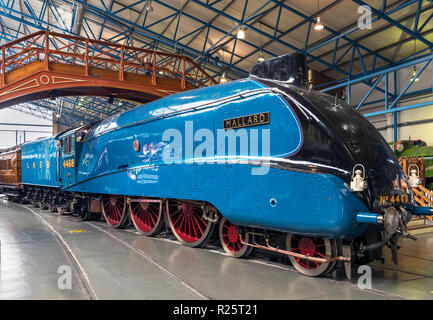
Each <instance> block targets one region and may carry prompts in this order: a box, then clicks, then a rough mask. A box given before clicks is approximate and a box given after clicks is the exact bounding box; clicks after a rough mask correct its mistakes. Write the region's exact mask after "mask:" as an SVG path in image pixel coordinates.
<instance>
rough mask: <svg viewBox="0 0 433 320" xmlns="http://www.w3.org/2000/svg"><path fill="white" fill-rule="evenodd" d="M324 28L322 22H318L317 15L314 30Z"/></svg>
mask: <svg viewBox="0 0 433 320" xmlns="http://www.w3.org/2000/svg"><path fill="white" fill-rule="evenodd" d="M323 28H324V26H323V24H322V23H321V22H320V17H317V22H316V24H315V25H314V30H316V31H322V30H323Z"/></svg>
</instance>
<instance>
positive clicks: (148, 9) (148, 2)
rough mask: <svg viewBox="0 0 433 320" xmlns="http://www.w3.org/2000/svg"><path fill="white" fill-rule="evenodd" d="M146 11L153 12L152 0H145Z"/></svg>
mask: <svg viewBox="0 0 433 320" xmlns="http://www.w3.org/2000/svg"><path fill="white" fill-rule="evenodd" d="M146 11H149V12H153V7H152V0H147V4H146Z"/></svg>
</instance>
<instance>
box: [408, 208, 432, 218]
mask: <svg viewBox="0 0 433 320" xmlns="http://www.w3.org/2000/svg"><path fill="white" fill-rule="evenodd" d="M408 209H409V210H410V212H411V213H412V214H414V215H419V216H428V215H431V214H432V213H433V208H432V207H422V206H412V207H410V208H408Z"/></svg>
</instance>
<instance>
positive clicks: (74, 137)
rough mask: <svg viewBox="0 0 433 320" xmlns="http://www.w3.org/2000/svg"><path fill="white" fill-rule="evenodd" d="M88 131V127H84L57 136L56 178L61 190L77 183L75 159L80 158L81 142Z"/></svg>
mask: <svg viewBox="0 0 433 320" xmlns="http://www.w3.org/2000/svg"><path fill="white" fill-rule="evenodd" d="M89 131H90V126H84V127H79V128H76V129H73V130H70V131H66V132H63V133H61V134H60V135H58V136H57V158H58V168H59V176H58V177H59V182H60V184H61V187H62V188H67V187H69V186H71V185H73V184H75V183H76V182H77V170H76V167H77V159H79V157H80V154H81V149H82V147H83V142H84V141H85V139H86V136H87V134H88V132H89Z"/></svg>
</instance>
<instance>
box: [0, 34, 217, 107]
mask: <svg viewBox="0 0 433 320" xmlns="http://www.w3.org/2000/svg"><path fill="white" fill-rule="evenodd" d="M0 50H1V54H2V58H1V68H0V72H1V78H0V79H1V84H0V109H1V108H5V107H8V106H11V105H14V104H17V103H22V102H29V101H34V100H38V99H44V98H54V97H61V96H76V95H80V96H81V95H87V96H110V97H117V98H120V99H128V100H134V101H137V102H148V101H151V100H155V99H157V98H160V97H164V96H167V95H169V94H172V93H177V92H181V91H185V90H190V89H192V88H196V87H201V86H206V85H213V84H215V80H214V79H213V78H212V77H211V76H210V75H209V74H208V73H206V72H205V71H204V70H203V69H202V68H201V67H200V66H198V65H197V64H196V63H195V62H194V61H193V60H192V59H191V58H189V57H186V56H181V55H175V54H169V53H163V52H159V51H154V50H147V49H142V48H135V47H130V46H123V45H120V44H113V43H109V42H104V41H98V40H91V39H86V38H82V37H77V36H70V35H64V34H59V33H52V32H48V31H39V32H35V33H33V34H30V35H27V36H25V37H22V38H20V39H17V40H15V41H12V42H9V43H6V44H4V45H2V46H0Z"/></svg>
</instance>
